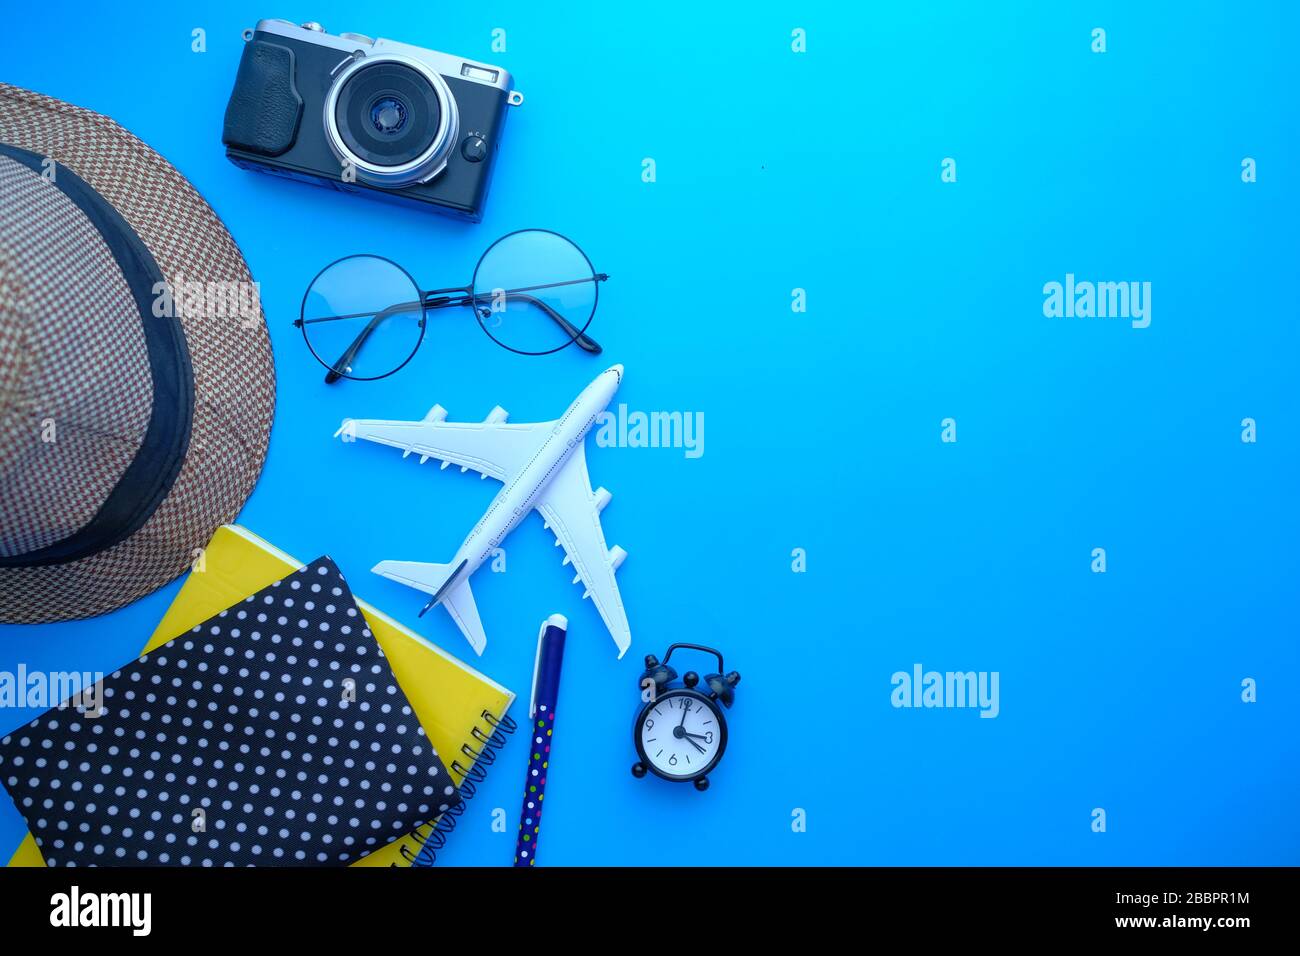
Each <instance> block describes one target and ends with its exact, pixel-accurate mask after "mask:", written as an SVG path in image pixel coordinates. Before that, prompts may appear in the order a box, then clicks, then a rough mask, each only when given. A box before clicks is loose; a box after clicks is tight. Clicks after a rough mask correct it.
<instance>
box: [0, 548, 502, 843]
mask: <svg viewBox="0 0 1300 956" xmlns="http://www.w3.org/2000/svg"><path fill="white" fill-rule="evenodd" d="M302 566H303V563H302V562H301V561H297V560H295V559H294V558H291V557H290V556H289V555H287V554H285V553H284V552H283V551H281V550H279V549H278V548H276V547H274V546H272V545H271V544H269V543H267V542H266V541H264V540H262V539H261V538H259V537H258V536H257V535H255V534H253V533H252V532H250V531H248V530H246V529H244V528H242V527H240V526H239V525H225V526H224V527H221V528H218V529H217V533H216V534H214V535H213V536H212V540H211V541H210V542H208V546H207V548H205V549H204V551H203V555H202V558H201V560H200V561H199V562H196V566H195V569H194V570H193V571H192V572H191V573H190V576H189V577H188V578H187V579H186V581H185V584H184V585H183V586H182V587H181V590H180V593H179V594H177V595H176V600H175V601H173V602H172V605H171V607H170V608H168V609H167V613H166V614H165V615H164V616H163V619H162V622H161V623H160V624H159V625H158V627H157V629H156V630H155V631H154V633H153V636H152V637H151V638H149V643H148V644H146V645H145V646H144V648H143V649H142V651H141V653H145V652H147V651H151V650H153V649H154V648H155V647H158V646H159V645H161V644H165V643H166V642H167V641H169V640H171V639H172V638H173V637H176V636H177V635H178V634H181V633H184V632H185V631H188V630H189V629H190V628H192V627H194V626H195V625H196V624H201V623H202V622H204V621H206V620H207V619H208V618H210V617H212V616H213V615H214V614H218V613H220V612H221V611H223V610H225V609H226V608H228V607H230V606H231V605H232V604H235V603H236V602H238V601H242V600H243V599H244V598H245V597H247V596H248V595H250V594H253V593H254V592H256V591H260V590H261V589H262V588H264V587H266V586H267V585H269V584H271V583H272V582H273V581H277V580H279V579H280V578H282V577H284V576H285V574H287V573H289V572H291V571H295V570H297V569H298V568H301V567H302ZM357 608H358V609H359V610H360V611H361V613H362V614H364V615H365V617H366V623H368V624H369V625H370V630H371V632H372V633H373V634H374V635H375V639H376V640H377V641H378V642H379V645H380V646H381V647H382V648H383V649H384V654H385V656H387V658H388V663H389V665H390V666H391V667H392V669H393V674H394V675H395V676H396V677H397V681H398V683H399V684H401V685H402V691H403V692H404V693H405V694H406V696H407V698H408V699H409V700H410V702H411V706H412V707H413V708H414V709H415V712H416V714H418V715H419V718H420V723H421V724H422V725H423V727H424V732H425V733H426V734H428V736H429V741H430V742H431V743H432V744H433V746H434V747H435V748H436V749H437V751H438V755H439V756H440V757H441V758H442V760H443V763H445V764H446V765H447V767H448V769H449V770H450V772H451V774H452V777H453V778H454V780H455V783H456V785H457V786H458V787H459V788H460V790H461V795H462V796H463V797H469V796H472V795H473V791H474V786H475V784H476V783H477V782H479V781H481V780H482V779H483V772H484V767H485V766H487V765H488V764H490V763H491V762H492V760H493V759H494V758H495V754H496V750H497V748H498V747H500V746H501V745H502V744H503V743H504V742H505V741H504V736H505V735H506V734H509V733H511V732H512V730H513V728H514V724H513V722H512V721H511V720H510V718H509V717H507V716H506V711H507V710H508V709H509V708H510V705H511V704H512V703H513V702H514V699H515V695H514V694H513V693H511V692H510V691H508V690H506V689H505V688H504V687H502V686H501V685H500V684H497V683H496V682H494V681H492V680H489V679H488V678H487V677H485V676H484V675H482V674H480V673H479V672H478V671H476V670H474V669H473V668H471V667H469V666H468V665H466V664H464V663H462V662H461V661H458V660H457V659H456V658H454V657H452V656H451V655H450V654H448V653H446V652H445V651H442V650H440V649H438V648H437V647H435V646H434V645H432V644H430V643H429V642H428V641H426V640H425V639H424V638H422V637H420V636H419V635H418V634H416V633H415V632H414V631H412V630H410V629H409V628H407V627H404V626H403V625H401V624H399V623H397V622H396V621H394V620H393V619H392V618H390V617H388V616H387V615H386V614H384V613H383V612H381V611H378V610H376V609H375V608H374V607H372V606H371V605H369V604H367V603H366V602H365V601H362V600H360V599H359V598H358V599H357ZM464 807H465V803H464V802H462V803H461V804H460V805H459V806H458V807H457V808H456V811H459V812H463V809H464ZM454 823H455V818H454V817H453V815H452V813H451V812H449V813H447V814H444V816H443V819H442V820H441V821H431V822H430V823H429V824H427V825H426V826H424V827H421V828H420V829H419V830H418V831H417V832H415V833H411V834H408V835H406V836H405V837H402V838H400V839H397V840H394V841H393V842H392V843H390V844H389V845H388V846H386V847H384V848H383V849H381V850H377V851H376V852H374V853H372V854H370V855H369V856H367V857H365V858H363V859H361V860H358V861H357V862H356V863H354V864H352V865H353V866H409V865H411V863H412V862H413V861H415V860H416V859H417V858H418V859H419V860H420V862H421V863H424V862H431V860H432V855H433V851H434V850H436V849H437V848H438V847H439V846H441V843H442V841H443V840H444V839H445V834H446V833H447V832H449V831H450V830H451V828H452V826H454ZM0 859H3V858H2V857H0ZM44 865H45V861H44V859H43V858H42V857H41V852H40V850H39V849H38V848H37V846H36V841H35V839H34V838H33V837H32V836H31V834H28V835H27V836H26V838H24V840H23V842H22V844H21V845H20V846H19V847H18V849H17V851H16V852H15V853H14V854H13V857H12V858H11V859H10V860H9V866H44Z"/></svg>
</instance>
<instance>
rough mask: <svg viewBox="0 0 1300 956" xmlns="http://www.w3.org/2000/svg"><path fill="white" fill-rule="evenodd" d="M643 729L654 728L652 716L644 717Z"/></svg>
mask: <svg viewBox="0 0 1300 956" xmlns="http://www.w3.org/2000/svg"><path fill="white" fill-rule="evenodd" d="M645 729H646V730H654V729H655V722H654V718H653V717H647V718H646V722H645Z"/></svg>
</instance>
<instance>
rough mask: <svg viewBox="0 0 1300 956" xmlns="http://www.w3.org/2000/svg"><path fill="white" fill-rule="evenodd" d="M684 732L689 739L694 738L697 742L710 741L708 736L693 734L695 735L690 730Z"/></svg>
mask: <svg viewBox="0 0 1300 956" xmlns="http://www.w3.org/2000/svg"><path fill="white" fill-rule="evenodd" d="M682 732H683V733H684V734H686V736H687V737H694V738H696V739H697V740H708V739H709V738H708V736H707V735H706V734H693V733H691V732H690V731H689V730H684V731H682Z"/></svg>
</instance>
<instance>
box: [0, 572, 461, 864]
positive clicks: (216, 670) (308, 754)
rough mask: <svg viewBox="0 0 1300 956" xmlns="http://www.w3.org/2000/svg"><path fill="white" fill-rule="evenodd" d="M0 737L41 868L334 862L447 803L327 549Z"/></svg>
mask: <svg viewBox="0 0 1300 956" xmlns="http://www.w3.org/2000/svg"><path fill="white" fill-rule="evenodd" d="M99 710H100V712H101V713H100V715H99V716H97V717H96V716H92V715H91V714H87V713H85V712H84V709H78V708H75V707H67V706H65V707H56V708H53V709H51V710H49V711H47V712H46V713H45V714H43V715H42V716H40V717H38V718H37V719H36V720H34V721H32V722H31V723H29V724H27V725H26V726H24V727H22V728H20V729H18V730H16V731H14V732H13V733H12V734H10V735H8V736H6V737H4V738H2V739H0V779H2V780H3V782H4V785H5V786H6V788H7V789H8V790H9V793H10V795H11V796H12V797H13V799H14V803H15V804H16V805H17V807H18V809H19V811H20V812H21V813H22V814H23V816H24V817H25V818H26V820H27V824H28V827H29V828H30V830H31V832H32V834H33V836H34V837H35V838H36V841H37V843H38V845H39V846H40V848H41V852H42V853H43V854H44V856H45V862H46V864H47V865H49V866H96V865H101V866H102V865H132V866H151V865H158V866H167V865H172V866H175V865H181V866H185V865H196V866H255V865H261V866H294V865H298V866H344V865H347V864H349V863H352V862H354V861H356V860H357V859H359V858H361V857H363V856H366V855H368V854H369V853H371V852H372V851H374V850H376V849H378V848H380V847H383V846H385V845H386V844H388V843H390V842H392V841H393V840H394V838H396V837H400V836H402V835H403V834H406V833H409V832H410V831H412V830H414V829H415V828H416V827H418V826H419V825H421V824H423V823H425V822H426V821H428V820H429V819H431V818H432V817H434V816H437V815H438V814H439V813H441V812H444V811H446V810H448V809H450V808H452V807H454V806H455V805H456V804H458V803H459V802H460V796H459V795H458V793H457V791H456V788H455V786H453V784H452V780H451V778H450V776H449V775H448V772H447V768H446V767H445V766H444V765H443V762H442V760H441V759H439V757H438V754H437V753H436V752H435V751H434V748H433V746H432V745H431V744H430V743H429V740H428V738H427V737H426V736H425V733H424V729H423V728H422V727H421V726H420V721H419V720H418V719H417V718H416V716H415V714H414V713H413V711H412V708H411V705H410V702H409V701H408V700H407V698H406V696H405V695H404V694H403V693H402V689H401V687H400V686H399V685H398V683H397V680H396V678H394V676H393V672H392V669H391V668H390V666H389V664H388V661H387V659H386V658H385V656H384V653H383V650H382V649H381V648H380V646H379V644H378V643H377V642H376V640H375V638H374V635H373V634H372V633H371V631H370V629H369V627H368V626H367V623H366V620H365V618H364V617H363V616H362V615H361V613H360V612H359V611H358V610H357V607H356V603H355V601H354V600H353V597H352V594H351V592H350V591H349V590H348V586H347V582H346V581H345V580H344V579H343V575H342V574H340V573H339V570H338V568H337V567H335V565H334V563H333V562H332V561H331V560H330V559H329V558H326V557H322V558H319V559H317V560H316V561H314V562H312V563H311V564H309V565H307V566H306V567H304V568H302V569H301V570H299V571H297V572H295V573H293V574H290V575H286V576H285V577H284V578H283V579H282V580H279V581H276V582H274V583H273V584H271V585H269V586H268V587H266V588H263V589H262V590H260V591H258V592H257V593H255V594H253V595H252V596H250V597H248V598H246V599H245V600H244V601H242V602H240V603H238V604H235V605H233V606H232V607H230V608H228V609H227V610H225V611H222V612H221V613H219V614H217V615H216V616H215V617H212V618H210V619H209V620H207V621H204V622H203V623H202V624H199V625H197V626H195V627H194V628H193V629H192V630H190V631H189V632H187V633H185V634H182V635H180V636H179V637H176V638H175V639H173V640H171V641H168V642H167V643H165V644H163V645H162V646H161V647H158V648H155V649H154V650H152V651H150V652H149V653H147V654H145V655H143V656H142V657H140V658H139V659H137V660H136V661H134V662H132V663H131V664H129V665H127V666H125V667H123V668H122V669H121V670H118V671H116V672H114V673H113V674H111V675H109V676H107V677H105V678H104V684H103V690H102V694H101V698H100V701H99Z"/></svg>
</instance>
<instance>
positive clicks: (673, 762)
mask: <svg viewBox="0 0 1300 956" xmlns="http://www.w3.org/2000/svg"><path fill="white" fill-rule="evenodd" d="M668 766H670V767H676V766H677V754H673V755H672V756H671V757H669V758H668Z"/></svg>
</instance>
